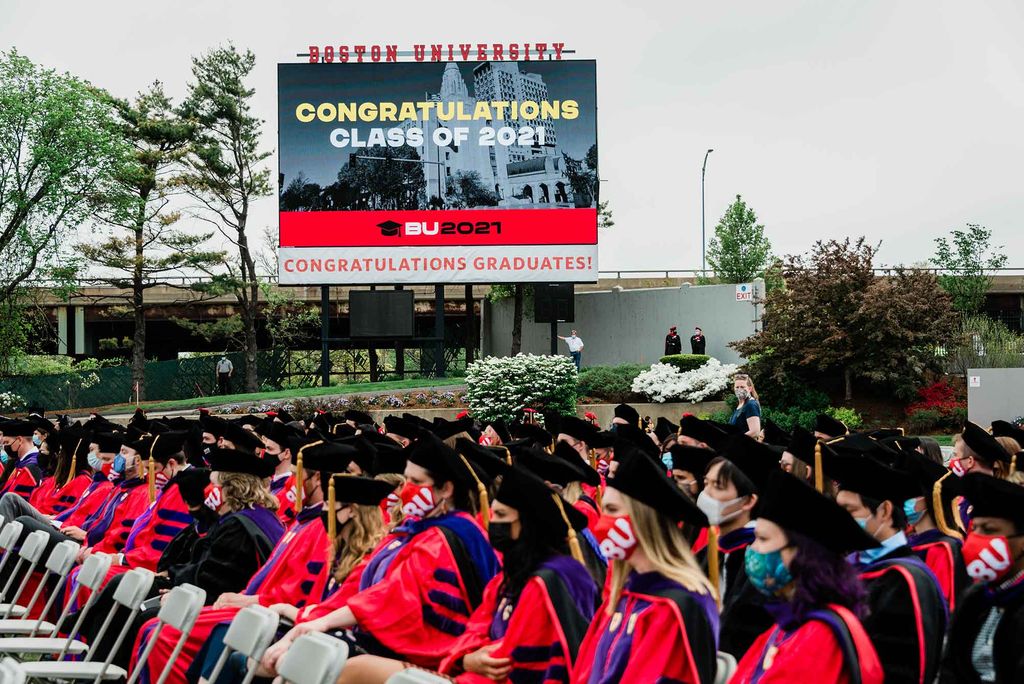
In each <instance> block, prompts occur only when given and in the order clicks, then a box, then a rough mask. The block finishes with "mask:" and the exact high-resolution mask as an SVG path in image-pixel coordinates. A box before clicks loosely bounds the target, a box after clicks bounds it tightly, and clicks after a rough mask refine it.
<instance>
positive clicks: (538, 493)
mask: <svg viewBox="0 0 1024 684" xmlns="http://www.w3.org/2000/svg"><path fill="white" fill-rule="evenodd" d="M496 497H497V499H496V501H495V503H494V507H493V508H492V509H491V514H492V515H491V522H490V529H489V535H490V539H491V544H492V545H493V546H494V548H495V550H497V551H499V552H500V553H501V554H502V556H503V558H504V559H505V565H504V568H503V570H502V572H501V573H500V574H498V575H496V576H495V577H494V578H493V579H492V580H491V581H490V583H489V584H488V585H487V588H486V589H485V590H484V598H483V602H482V603H481V604H480V606H479V607H477V609H476V610H475V611H474V612H473V614H472V615H471V616H470V619H469V623H468V624H467V626H466V631H465V632H463V634H462V636H461V637H459V638H458V639H457V640H456V641H455V643H454V644H453V645H452V647H451V648H450V649H449V652H448V655H447V657H446V658H445V659H444V661H443V662H442V663H441V667H440V672H441V673H442V674H445V675H448V676H451V677H454V678H455V680H456V681H458V682H465V683H472V684H484V683H485V682H501V683H504V684H509V683H510V682H523V681H536V682H550V683H552V684H554V683H555V682H569V681H570V678H571V676H572V668H573V659H574V658H575V654H576V652H577V651H578V649H579V644H580V641H581V640H582V638H583V634H584V633H585V632H586V629H587V627H588V625H589V623H590V619H591V617H592V616H593V612H594V609H595V607H596V604H597V585H596V584H594V581H593V579H591V577H590V575H589V574H588V573H587V571H586V568H584V567H583V565H582V564H581V563H580V562H579V561H578V560H576V559H575V558H573V557H572V556H570V555H568V553H569V547H570V546H571V547H572V548H573V549H574V552H575V553H576V554H579V546H578V544H577V543H576V539H575V533H574V527H573V525H572V523H570V522H569V518H570V517H572V516H576V515H578V514H577V513H576V512H575V511H573V510H572V509H571V508H570V507H568V506H566V505H565V504H564V502H562V501H561V500H560V499H559V498H558V497H557V495H556V494H555V493H553V492H551V491H550V490H549V489H548V487H547V485H545V484H544V481H543V480H541V479H539V478H538V477H536V476H535V475H532V474H531V473H528V472H526V471H525V470H522V469H520V468H507V467H506V470H505V473H504V474H503V476H502V480H501V484H500V486H499V488H498V491H497V494H496ZM578 524H582V523H581V522H580V523H578ZM567 540H571V541H570V543H569V546H567ZM406 667H407V665H406V663H403V662H401V661H398V660H391V659H385V658H379V657H376V656H359V657H357V658H355V659H352V660H350V661H349V662H348V663H347V664H346V666H345V669H344V670H343V671H342V675H341V678H340V680H339V684H347V683H349V682H359V683H364V684H373V683H376V682H380V683H383V682H385V681H386V679H387V678H388V677H389V676H390V675H392V674H394V673H395V672H398V671H400V670H402V669H404V668H406Z"/></svg>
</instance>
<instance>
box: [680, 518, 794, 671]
mask: <svg viewBox="0 0 1024 684" xmlns="http://www.w3.org/2000/svg"><path fill="white" fill-rule="evenodd" d="M753 540H754V531H753V529H752V528H749V527H744V528H740V529H738V530H735V531H733V532H731V533H729V534H727V535H724V536H723V537H722V538H721V539H720V540H719V548H720V549H724V551H719V553H718V563H719V565H718V567H719V568H725V595H724V596H723V597H722V614H721V621H720V623H719V624H720V627H719V635H718V650H719V651H725V652H726V653H729V654H731V655H733V656H735V658H736V659H737V660H739V659H741V658H742V657H743V655H744V654H745V653H746V652H747V649H749V648H750V646H751V644H753V643H754V641H756V640H757V638H758V637H759V636H761V634H762V633H764V632H765V631H767V630H768V629H769V628H770V627H771V626H772V625H773V624H775V621H774V620H773V619H772V616H771V615H769V614H768V612H767V611H766V610H765V609H764V604H765V601H767V597H766V596H765V595H764V594H762V593H761V592H759V591H758V590H757V589H756V588H755V587H754V585H753V584H751V583H750V580H749V579H747V568H746V550H747V546H749V545H750V544H751V543H752V542H753ZM707 554H708V549H707V548H706V547H705V548H704V549H701V551H700V553H699V554H697V560H698V561H699V562H700V564H701V568H702V569H703V570H704V572H705V574H706V573H707V571H708V556H707Z"/></svg>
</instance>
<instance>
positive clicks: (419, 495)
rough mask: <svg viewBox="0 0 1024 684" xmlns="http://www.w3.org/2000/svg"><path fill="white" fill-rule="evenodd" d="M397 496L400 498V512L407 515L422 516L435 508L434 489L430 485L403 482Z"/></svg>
mask: <svg viewBox="0 0 1024 684" xmlns="http://www.w3.org/2000/svg"><path fill="white" fill-rule="evenodd" d="M398 498H399V499H401V500H402V513H404V514H405V515H407V516H411V517H416V518H422V517H423V516H425V515H427V514H428V513H430V512H431V511H432V510H434V509H435V508H437V503H436V502H435V501H434V491H433V490H432V489H431V488H430V487H423V486H420V485H418V484H415V483H413V482H406V483H405V486H404V487H402V491H401V492H399V494H398Z"/></svg>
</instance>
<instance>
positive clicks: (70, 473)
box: [64, 439, 82, 487]
mask: <svg viewBox="0 0 1024 684" xmlns="http://www.w3.org/2000/svg"><path fill="white" fill-rule="evenodd" d="M80 446H82V440H81V439H80V440H78V444H76V445H75V450H74V451H72V452H71V469H70V470H69V471H68V479H67V480H65V482H64V486H65V487H67V486H68V485H69V484H71V481H72V480H74V479H75V471H76V470H78V448H79V447H80Z"/></svg>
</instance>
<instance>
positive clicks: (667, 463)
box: [661, 451, 672, 470]
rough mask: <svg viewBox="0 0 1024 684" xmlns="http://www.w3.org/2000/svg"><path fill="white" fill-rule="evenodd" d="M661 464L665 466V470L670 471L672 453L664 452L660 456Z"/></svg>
mask: <svg viewBox="0 0 1024 684" xmlns="http://www.w3.org/2000/svg"><path fill="white" fill-rule="evenodd" d="M661 462H662V463H664V464H665V470H672V452H670V451H666V452H665V453H663V454H662V455H661Z"/></svg>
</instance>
